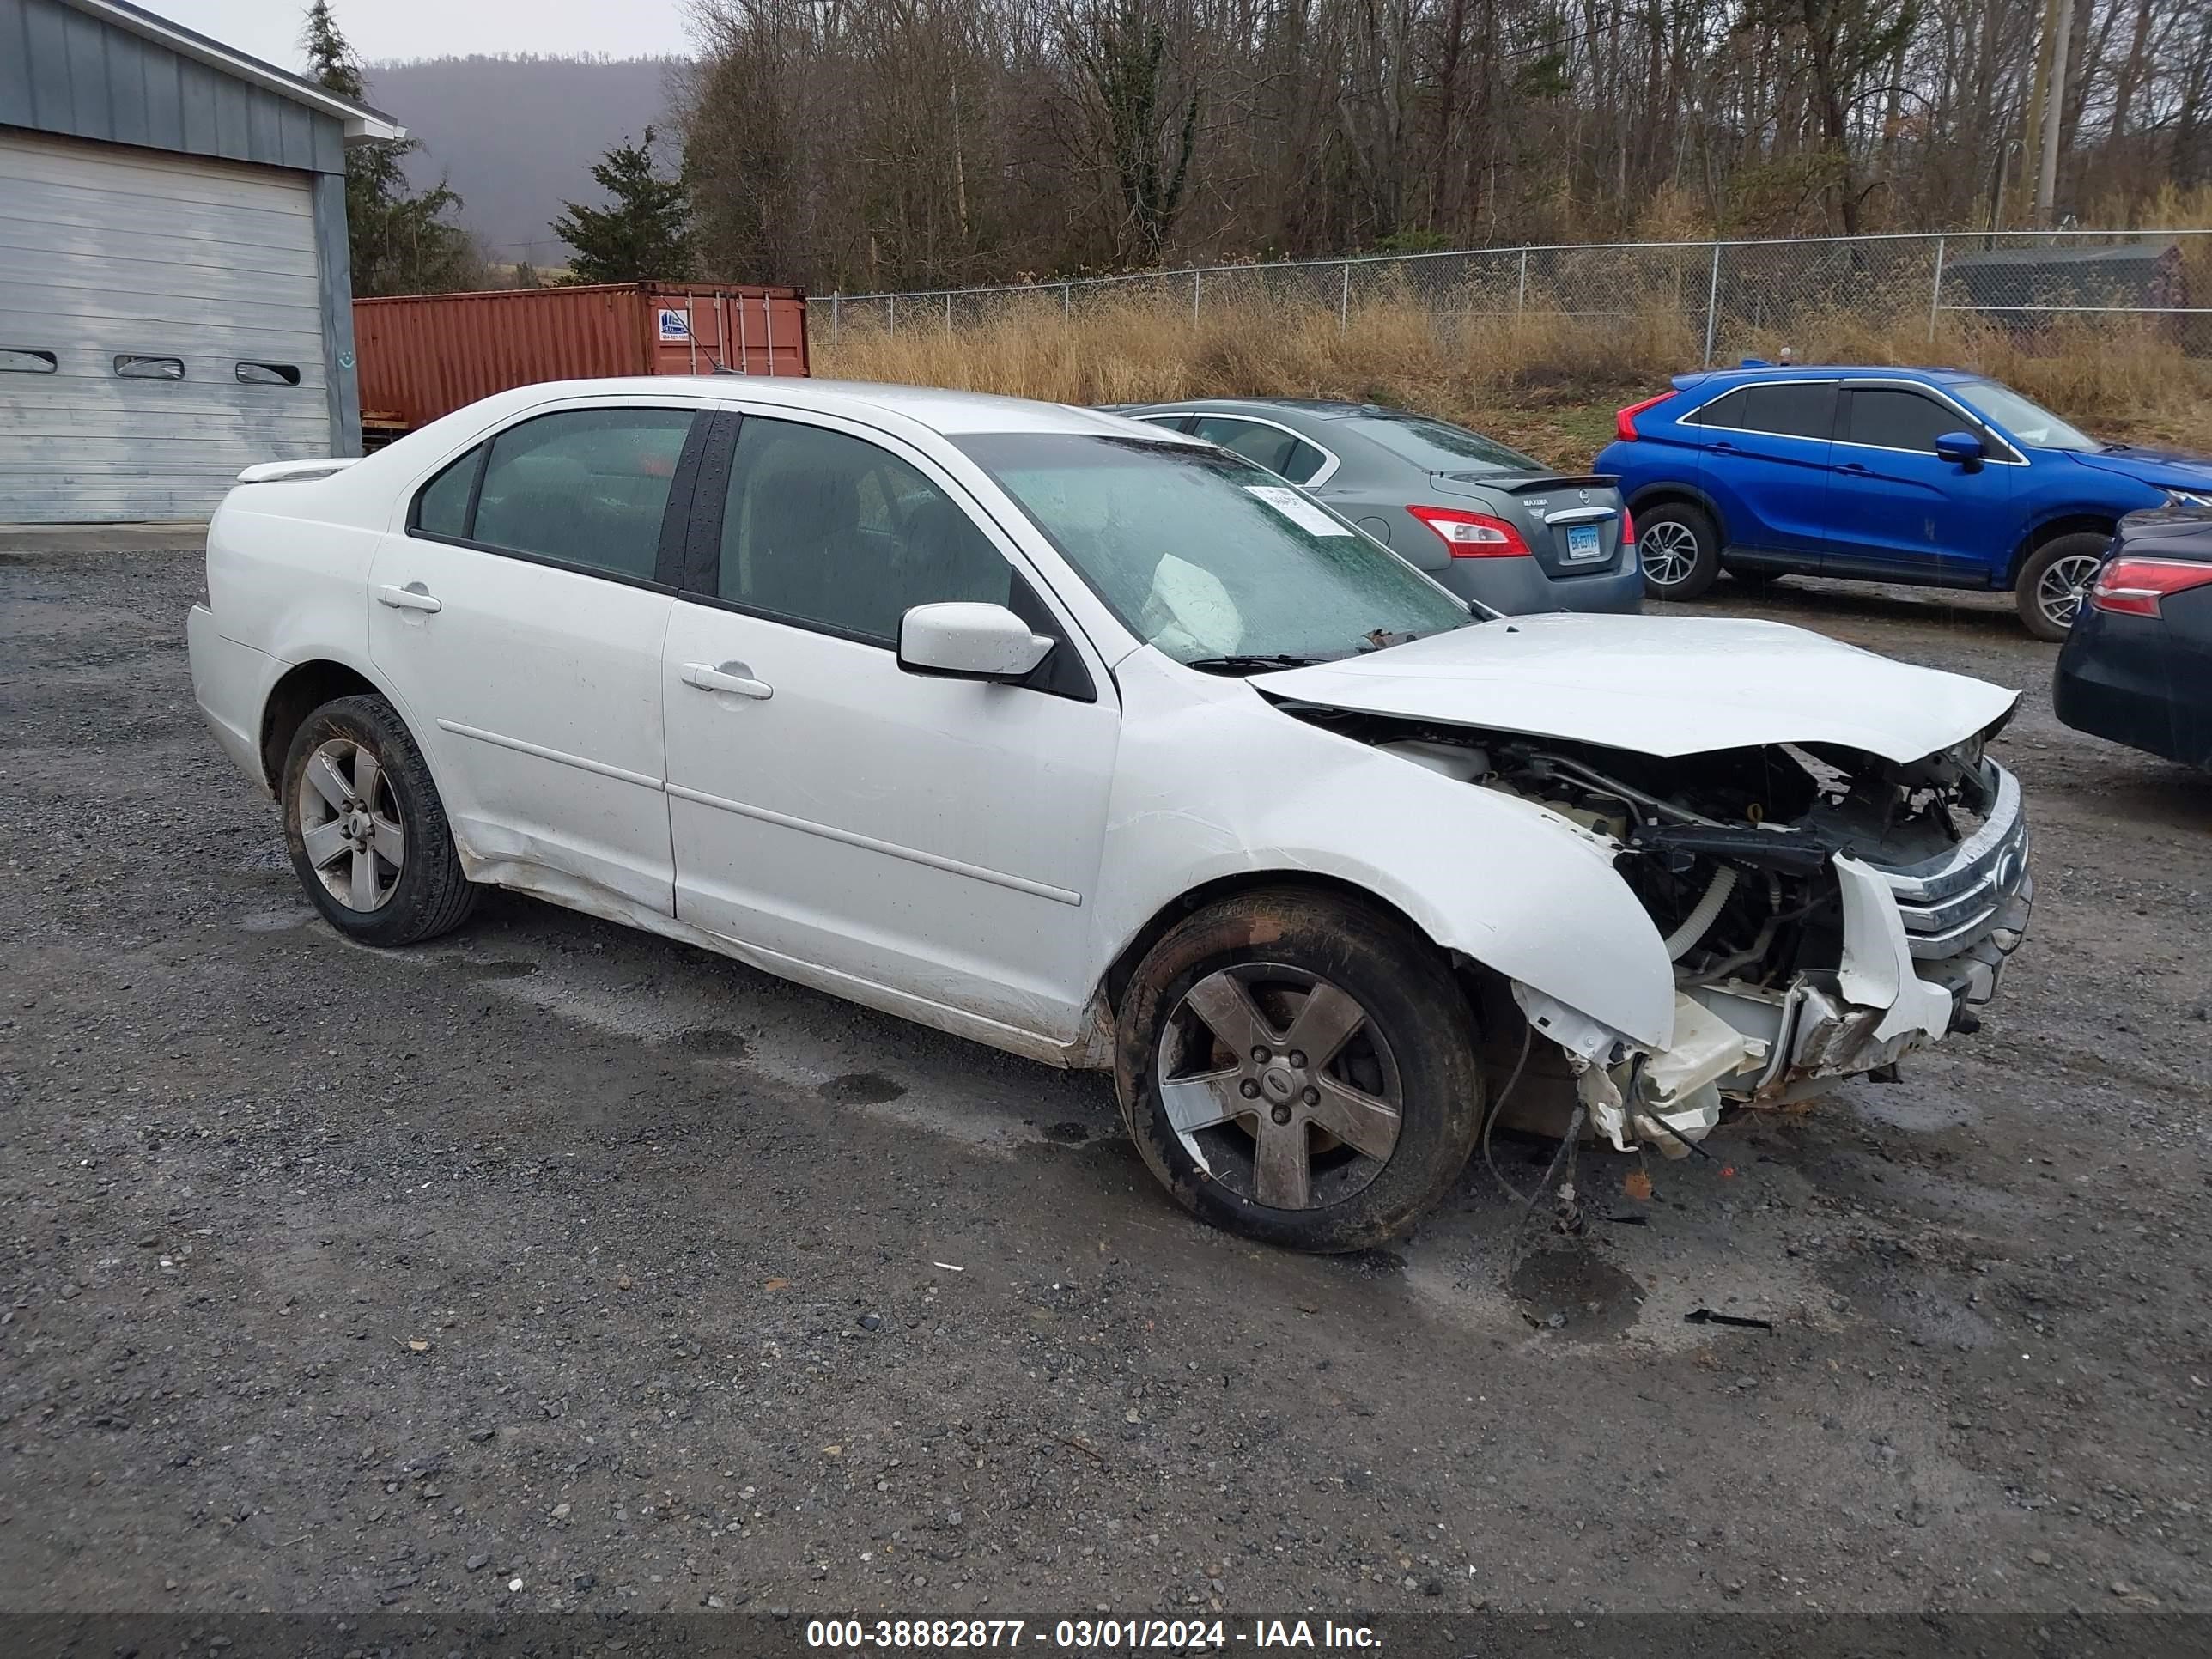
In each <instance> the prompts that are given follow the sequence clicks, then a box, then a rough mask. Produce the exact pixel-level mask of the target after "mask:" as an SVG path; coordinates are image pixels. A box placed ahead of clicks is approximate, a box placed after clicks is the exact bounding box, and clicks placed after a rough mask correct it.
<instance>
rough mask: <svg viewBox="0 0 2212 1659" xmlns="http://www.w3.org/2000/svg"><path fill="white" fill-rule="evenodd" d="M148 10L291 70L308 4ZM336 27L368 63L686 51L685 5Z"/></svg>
mask: <svg viewBox="0 0 2212 1659" xmlns="http://www.w3.org/2000/svg"><path fill="white" fill-rule="evenodd" d="M139 3H140V4H142V5H143V6H144V7H145V8H146V9H148V10H149V11H152V12H156V13H158V14H160V15H162V16H164V17H168V18H171V19H173V20H174V21H177V22H179V23H182V24H183V25H184V26H185V27H186V28H191V29H197V30H198V31H199V32H200V33H202V34H206V35H212V36H213V37H214V38H215V39H216V40H220V41H222V43H223V44H224V45H225V46H235V47H237V48H238V49H239V50H240V52H247V53H250V54H251V55H252V56H253V57H256V58H260V59H262V60H263V61H264V62H265V63H270V64H276V65H277V66H278V67H279V68H282V69H288V70H298V69H299V68H300V67H301V64H302V62H303V61H304V60H303V59H302V58H301V53H300V44H299V42H300V24H301V20H302V18H303V17H304V16H305V15H306V12H307V5H306V0H139ZM335 9H336V10H337V20H338V27H339V28H340V30H342V31H343V33H344V34H345V37H346V39H347V40H350V41H352V42H353V46H354V50H355V51H356V52H359V53H360V54H361V55H362V57H363V58H368V60H369V61H370V62H372V63H374V62H376V61H377V60H379V59H384V58H445V57H449V56H451V57H464V56H466V55H467V54H468V53H470V52H539V53H543V54H544V55H546V56H549V57H572V56H574V55H576V54H578V53H580V52H605V53H606V54H607V56H608V57H610V58H653V57H659V56H662V55H665V54H666V53H671V52H689V51H690V42H689V41H688V40H685V38H684V19H683V0H618V3H612V4H611V3H608V0H335Z"/></svg>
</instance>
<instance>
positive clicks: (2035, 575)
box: [2013, 530, 2112, 642]
mask: <svg viewBox="0 0 2212 1659" xmlns="http://www.w3.org/2000/svg"><path fill="white" fill-rule="evenodd" d="M2111 545H2112V538H2111V537H2110V536H2107V535H2106V534H2105V533H2104V532H2101V531H2096V530H2078V531H2075V532H2074V533H2073V534H2071V535H2068V536H2053V537H2052V538H2051V539H2050V540H2049V541H2047V542H2045V543H2044V544H2043V545H2042V546H2040V547H2039V548H2037V549H2036V550H2035V551H2034V552H2033V553H2031V554H2029V555H2028V556H2027V563H2025V564H2023V565H2021V568H2020V576H2019V579H2018V580H2016V581H2015V583H2014V585H2013V603H2014V604H2015V605H2016V606H2017V607H2018V609H2019V611H2020V622H2021V627H2023V628H2025V629H2027V631H2028V632H2029V633H2031V634H2033V635H2035V637H2036V638H2037V639H2039V640H2050V641H2054V642H2056V641H2061V640H2063V639H2064V638H2065V637H2066V635H2068V633H2069V632H2070V631H2071V630H2072V628H2073V616H2072V613H2071V612H2066V613H2065V614H2064V615H2063V617H2062V616H2060V615H2057V614H2053V611H2052V607H2051V599H2052V595H2051V594H2050V593H2048V592H2045V588H2046V587H2047V586H2050V585H2051V583H2052V582H2056V581H2057V580H2059V578H2060V576H2061V575H2063V574H2066V573H2069V572H2081V571H2086V572H2087V573H2088V574H2090V575H2091V576H2092V577H2093V576H2094V574H2095V572H2096V569H2097V567H2098V566H2099V565H2100V564H2102V563H2103V562H2105V552H2106V549H2107V548H2109V547H2110V546H2111ZM2054 567H2056V568H2057V569H2056V571H2054ZM2046 579H2048V580H2046ZM2083 586H2085V587H2086V586H2087V584H2083ZM2080 603H2081V601H2080V600H2079V599H2076V600H2075V604H2076V605H2079V604H2080ZM2060 609H2061V610H2062V611H2063V605H2061V606H2060Z"/></svg>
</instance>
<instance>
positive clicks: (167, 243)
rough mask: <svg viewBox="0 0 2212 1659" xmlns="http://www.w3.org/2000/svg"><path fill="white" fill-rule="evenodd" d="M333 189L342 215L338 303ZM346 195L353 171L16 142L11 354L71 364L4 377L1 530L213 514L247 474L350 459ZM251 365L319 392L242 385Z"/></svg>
mask: <svg viewBox="0 0 2212 1659" xmlns="http://www.w3.org/2000/svg"><path fill="white" fill-rule="evenodd" d="M318 187H322V188H325V189H328V190H331V191H336V192H337V196H338V199H339V203H340V207H339V213H340V217H339V219H338V222H337V228H336V232H335V235H336V243H337V255H336V257H337V260H338V262H339V263H338V270H339V272H340V273H341V275H340V276H339V278H338V281H337V284H336V292H335V293H333V291H332V290H333V284H332V283H331V280H329V279H328V278H327V277H326V276H325V271H324V263H325V257H326V255H325V250H326V248H327V247H328V246H329V241H330V238H331V235H332V231H331V226H330V224H329V223H328V210H327V209H326V210H325V211H324V212H322V213H318V211H317V203H316V200H315V197H316V194H317V189H318ZM343 245H344V231H343V180H342V179H336V178H322V177H319V176H317V175H314V174H311V173H301V172H295V171H280V170H277V169H275V168H266V167H248V166H242V165H235V164H231V163H226V162H222V161H210V160H199V159H187V158H185V157H182V156H167V155H159V154H156V153H154V152H152V151H148V150H136V149H117V148H114V147H112V146H106V145H100V144H91V143H82V142H78V141H75V140H70V139H56V138H46V137H36V136H33V135H31V134H27V133H22V132H17V131H0V346H6V347H10V348H14V349H18V350H30V351H52V352H53V353H55V354H56V356H57V359H58V372H56V373H54V374H15V373H0V520H15V521H25V522H33V523H46V522H66V521H94V520H143V519H185V518H197V517H204V516H205V514H206V513H209V512H210V510H212V508H213V507H214V506H215V504H216V501H219V500H220V499H221V498H222V494H223V492H224V490H225V489H228V487H229V485H230V483H231V481H232V479H233V478H234V477H235V476H236V474H237V473H238V471H240V468H242V467H246V466H248V465H252V464H253V463H254V462H257V461H269V460H292V459H304V458H307V457H313V456H318V455H326V454H330V453H333V450H332V438H333V422H332V416H333V413H334V410H336V408H337V400H338V398H339V397H340V396H341V395H346V396H348V398H349V394H350V388H349V387H348V388H346V392H345V393H344V394H341V392H339V390H338V389H337V387H336V386H334V385H333V383H332V380H331V376H330V374H328V373H326V365H327V364H329V363H330V362H332V361H333V354H332V352H331V346H330V344H328V343H326V342H330V341H331V338H332V328H333V324H332V322H331V318H332V316H333V314H335V316H336V317H337V318H341V319H343V321H344V325H345V331H346V333H347V334H348V335H349V334H350V322H351V317H350V311H349V307H348V306H347V305H346V303H345V302H344V300H343V275H342V273H343ZM333 306H335V307H336V309H335V313H333V312H332V310H331V307H333ZM342 349H345V350H349V349H350V341H349V340H348V341H346V342H345V343H344V345H343V348H342ZM118 353H139V354H144V355H148V356H173V357H178V358H181V359H182V360H183V362H184V365H185V378H184V379H183V380H125V379H122V378H120V377H118V375H117V374H116V373H115V368H114V359H115V356H116V355H117V354H118ZM241 361H245V362H277V363H288V364H292V365H295V366H296V367H297V368H299V370H300V384H299V385H298V386H247V385H242V384H240V382H239V380H238V379H237V374H236V368H237V364H238V363H239V362H241ZM339 435H340V438H341V441H343V430H342V425H341V428H340V431H339Z"/></svg>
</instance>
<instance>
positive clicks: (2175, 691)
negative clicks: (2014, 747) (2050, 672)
mask: <svg viewBox="0 0 2212 1659" xmlns="http://www.w3.org/2000/svg"><path fill="white" fill-rule="evenodd" d="M2162 608H2163V611H2164V612H2165V614H2164V615H2162V616H2159V617H2132V616H2125V615H2115V614H2113V613H2112V612H2111V611H2099V610H2097V609H2095V608H2094V607H2093V606H2084V607H2083V608H2082V611H2081V617H2079V619H2078V620H2076V621H2075V624H2074V627H2073V629H2072V631H2071V632H2070V633H2069V635H2067V638H2066V644H2065V647H2064V648H2063V649H2062V650H2061V651H2060V652H2059V653H2058V670H2057V675H2056V677H2055V678H2054V680H2053V683H2052V686H2051V702H2052V706H2053V707H2054V708H2055V709H2056V711H2057V715H2058V718H2059V719H2060V720H2063V721H2064V722H2065V723H2066V724H2067V725H2068V726H2072V727H2073V728H2074V729H2075V731H2077V732H2089V733H2090V734H2091V735H2092V736H2094V737H2100V738H2110V739H2112V741H2113V742H2114V743H2121V744H2126V745H2127V746H2128V747H2129V748H2130V749H2140V750H2143V751H2144V752H2146V753H2148V754H2153V755H2158V756H2161V757H2164V758H2165V759H2167V760H2171V761H2179V762H2180V763H2182V764H2183V765H2185V766H2201V767H2205V768H2208V769H2212V587H2206V588H2197V589H2194V590H2192V591H2191V592H2185V593H2177V594H2174V595H2172V596H2171V597H2170V598H2168V599H2166V602H2165V604H2164V605H2163V607H2162Z"/></svg>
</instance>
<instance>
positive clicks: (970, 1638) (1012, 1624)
mask: <svg viewBox="0 0 2212 1659" xmlns="http://www.w3.org/2000/svg"><path fill="white" fill-rule="evenodd" d="M1024 1643H1043V1644H1048V1645H1049V1646H1050V1647H1052V1648H1054V1649H1055V1650H1069V1651H1073V1652H1084V1651H1086V1650H1108V1651H1115V1652H1120V1651H1125V1650H1129V1649H1133V1648H1158V1649H1161V1650H1165V1651H1169V1652H1178V1651H1182V1650H1187V1649H1192V1648H1229V1647H1231V1646H1237V1647H1247V1648H1258V1649H1267V1648H1339V1649H1342V1648H1368V1649H1371V1648H1377V1647H1380V1646H1381V1645H1382V1642H1381V1638H1379V1637H1377V1636H1376V1632H1374V1631H1373V1630H1372V1629H1371V1628H1370V1627H1369V1626H1365V1625H1355V1624H1341V1625H1340V1624H1338V1623H1337V1622H1336V1621H1335V1620H1329V1619H1324V1620H1319V1621H1316V1620H1307V1619H1255V1620H1249V1621H1246V1622H1245V1623H1243V1624H1241V1625H1237V1624H1231V1622H1230V1621H1228V1620H1220V1619H1212V1620H1206V1619H1060V1620H1054V1621H1053V1622H1052V1623H1051V1624H1049V1625H1048V1624H1046V1623H1045V1622H1044V1621H1043V1620H1028V1619H876V1620H863V1619H813V1620H808V1621H807V1625H806V1645H807V1646H808V1647H810V1648H827V1649H830V1650H844V1651H860V1650H865V1649H876V1650H882V1649H893V1650H897V1649H904V1650H916V1649H920V1650H949V1649H958V1648H1019V1647H1021V1646H1022V1645H1023V1644H1024Z"/></svg>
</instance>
